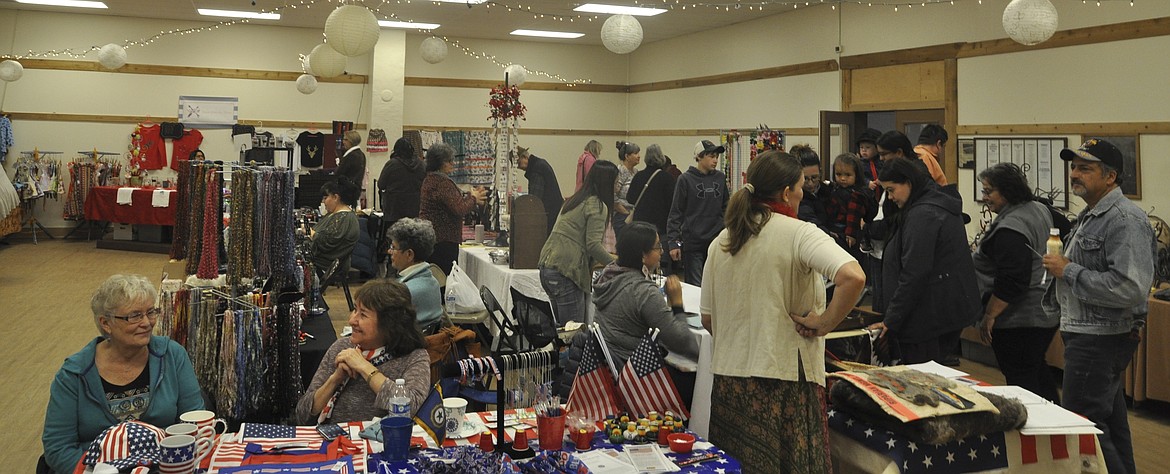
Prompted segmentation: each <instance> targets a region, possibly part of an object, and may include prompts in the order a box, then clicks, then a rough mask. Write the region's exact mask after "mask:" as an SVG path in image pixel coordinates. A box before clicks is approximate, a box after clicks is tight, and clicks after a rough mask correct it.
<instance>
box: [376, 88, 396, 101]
mask: <svg viewBox="0 0 1170 474" xmlns="http://www.w3.org/2000/svg"><path fill="white" fill-rule="evenodd" d="M379 95H380V96H381V97H382V102H390V101H392V100H394V91H392V90H390V89H382V93H381V94H379Z"/></svg>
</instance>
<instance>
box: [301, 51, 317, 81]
mask: <svg viewBox="0 0 1170 474" xmlns="http://www.w3.org/2000/svg"><path fill="white" fill-rule="evenodd" d="M301 71H304V73H305V74H308V75H310V76H316V75H317V74H316V73H314V72H313V66H312V65H311V64H309V55H308V54H306V55H305V56H304V57H302V58H301Z"/></svg>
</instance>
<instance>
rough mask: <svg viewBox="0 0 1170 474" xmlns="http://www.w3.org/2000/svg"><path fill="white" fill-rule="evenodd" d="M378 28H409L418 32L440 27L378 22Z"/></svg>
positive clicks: (388, 21)
mask: <svg viewBox="0 0 1170 474" xmlns="http://www.w3.org/2000/svg"><path fill="white" fill-rule="evenodd" d="M378 26H381V27H383V28H407V29H417V30H433V29H435V28H438V27H439V24H438V23H419V22H409V21H391V20H378Z"/></svg>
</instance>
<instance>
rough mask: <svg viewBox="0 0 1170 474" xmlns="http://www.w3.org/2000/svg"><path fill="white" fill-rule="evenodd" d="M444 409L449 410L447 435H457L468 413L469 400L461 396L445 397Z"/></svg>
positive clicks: (447, 414)
mask: <svg viewBox="0 0 1170 474" xmlns="http://www.w3.org/2000/svg"><path fill="white" fill-rule="evenodd" d="M443 410H444V411H446V412H447V413H446V420H447V421H446V425H447V436H457V435H458V433H459V431H460V427H461V426H462V425H463V418H464V415H465V414H466V413H467V400H465V399H462V398H459V397H451V398H444V399H443Z"/></svg>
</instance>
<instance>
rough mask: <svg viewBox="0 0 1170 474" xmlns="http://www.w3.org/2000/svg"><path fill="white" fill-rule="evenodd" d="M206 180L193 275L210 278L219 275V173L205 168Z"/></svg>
mask: <svg viewBox="0 0 1170 474" xmlns="http://www.w3.org/2000/svg"><path fill="white" fill-rule="evenodd" d="M206 173H207V180H206V182H205V183H204V184H205V185H206V186H207V190H206V191H205V193H204V195H203V236H202V238H201V239H200V240H201V241H202V242H200V250H199V267H198V270H197V272H196V273H195V276H198V277H199V278H202V279H205V280H211V279H214V278H215V277H217V276H219V236H220V232H219V226H220V223H221V222H222V218H221V217H220V216H222V215H223V213H221V212H220V210H219V205H220V201H221V200H222V199H223V197H222V196H221V193H222V192H223V191H222V190H223V187H222V186H221V185H220V184H219V175H218V174H217V173H216V171H215V169H208V170H207V172H206Z"/></svg>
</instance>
